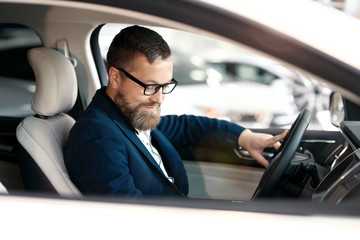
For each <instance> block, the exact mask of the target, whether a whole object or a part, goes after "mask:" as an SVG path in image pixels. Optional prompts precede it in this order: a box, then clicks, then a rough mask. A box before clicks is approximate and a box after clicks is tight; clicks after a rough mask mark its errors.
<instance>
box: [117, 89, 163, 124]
mask: <svg viewBox="0 0 360 240" xmlns="http://www.w3.org/2000/svg"><path fill="white" fill-rule="evenodd" d="M115 104H116V106H117V108H118V109H119V110H120V111H121V112H122V113H123V114H124V116H125V117H126V118H127V119H128V120H129V121H130V123H131V124H132V126H133V127H134V128H135V129H137V130H141V131H142V130H153V129H154V128H156V126H157V125H158V124H159V122H160V118H161V117H160V104H158V103H140V104H139V105H138V106H136V107H135V108H134V109H132V108H129V105H130V101H128V100H127V99H126V98H125V97H124V95H123V94H122V93H120V92H118V93H117V94H116V96H115ZM148 106H151V107H155V108H156V111H154V112H149V111H147V110H146V109H144V108H145V107H148Z"/></svg>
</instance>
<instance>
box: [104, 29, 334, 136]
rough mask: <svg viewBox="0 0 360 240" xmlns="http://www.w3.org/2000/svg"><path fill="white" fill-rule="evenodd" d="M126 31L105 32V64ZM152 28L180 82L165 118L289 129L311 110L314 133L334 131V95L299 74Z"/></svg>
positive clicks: (210, 41) (244, 52) (214, 43)
mask: <svg viewBox="0 0 360 240" xmlns="http://www.w3.org/2000/svg"><path fill="white" fill-rule="evenodd" d="M126 26H128V25H125V24H107V25H105V26H103V27H102V29H101V31H100V34H99V45H100V49H101V54H102V56H103V59H104V61H106V53H107V50H108V47H109V45H110V43H111V40H112V39H113V37H114V36H115V35H116V34H117V33H118V32H119V31H120V30H121V29H122V28H124V27H126ZM146 27H149V28H152V29H154V30H155V31H157V32H158V33H160V35H162V36H163V38H164V39H165V40H166V41H167V42H168V44H169V46H170V48H171V50H172V58H173V63H174V71H173V77H174V78H175V79H176V80H177V81H178V82H179V84H178V86H177V88H176V89H175V91H173V92H172V93H171V94H169V95H167V96H166V100H165V101H164V103H163V105H162V114H163V115H166V114H178V115H180V114H195V115H203V116H209V117H217V118H221V119H226V120H230V121H233V122H236V123H238V124H241V125H242V126H245V127H247V128H268V127H285V128H287V127H289V126H290V125H291V123H292V122H293V121H294V119H295V118H296V116H297V115H298V113H299V112H300V111H301V110H302V109H304V108H308V109H309V110H310V111H312V112H313V115H314V116H315V117H314V119H313V121H312V123H311V126H310V127H309V128H310V129H333V126H332V125H331V124H330V120H329V112H328V102H329V95H330V92H331V90H330V89H328V88H325V87H323V86H322V85H320V84H319V83H317V82H316V81H315V80H314V79H311V78H309V77H307V76H306V75H304V74H302V73H301V72H300V71H299V70H297V69H296V70H294V69H290V68H287V67H284V66H283V64H281V63H279V62H276V61H274V60H272V59H267V58H265V57H264V56H262V55H261V56H260V55H258V54H255V53H253V52H250V51H249V49H242V48H241V47H239V46H235V45H231V44H229V43H227V42H224V41H220V40H218V39H215V38H210V37H205V36H201V35H199V34H194V33H189V32H184V31H180V30H175V29H168V28H160V27H151V26H146ZM179 103H181V104H179ZM317 116H319V118H317ZM320 116H321V117H320Z"/></svg>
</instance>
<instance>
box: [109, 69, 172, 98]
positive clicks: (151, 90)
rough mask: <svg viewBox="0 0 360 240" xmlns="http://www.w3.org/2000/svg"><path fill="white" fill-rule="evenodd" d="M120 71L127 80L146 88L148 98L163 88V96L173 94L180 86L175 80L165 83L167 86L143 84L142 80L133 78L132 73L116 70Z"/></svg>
mask: <svg viewBox="0 0 360 240" xmlns="http://www.w3.org/2000/svg"><path fill="white" fill-rule="evenodd" d="M116 69H118V70H120V71H122V72H123V73H124V74H125V76H126V77H127V78H129V79H130V80H132V81H134V82H136V83H137V84H139V85H140V86H142V87H143V88H144V94H145V95H146V96H151V95H155V94H156V93H157V92H158V91H159V89H160V88H162V93H163V94H168V93H171V92H172V91H173V90H174V89H175V87H176V85H177V84H178V82H177V81H176V80H175V79H174V78H173V79H171V80H170V82H168V83H165V84H145V83H143V82H141V81H140V80H138V79H137V78H136V77H134V76H132V75H131V74H130V73H128V72H127V71H125V70H124V69H122V68H116Z"/></svg>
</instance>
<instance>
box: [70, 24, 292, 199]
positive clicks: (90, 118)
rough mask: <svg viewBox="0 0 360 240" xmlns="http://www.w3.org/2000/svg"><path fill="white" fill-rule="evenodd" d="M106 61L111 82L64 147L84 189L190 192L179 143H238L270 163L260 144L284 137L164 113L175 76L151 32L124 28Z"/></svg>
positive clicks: (272, 144)
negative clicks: (162, 104) (165, 103)
mask: <svg viewBox="0 0 360 240" xmlns="http://www.w3.org/2000/svg"><path fill="white" fill-rule="evenodd" d="M107 64H108V74H109V83H108V86H106V87H102V88H101V89H99V90H98V91H97V92H96V94H95V96H94V97H93V100H92V102H91V103H90V105H89V106H88V107H87V109H86V110H85V111H84V112H83V113H82V114H81V116H80V117H79V118H78V119H77V121H76V123H75V125H74V127H73V128H72V130H71V132H70V136H69V141H68V143H67V146H66V148H65V164H66V167H67V169H68V172H69V175H70V178H71V180H72V181H73V182H74V184H75V185H76V186H77V187H78V188H79V190H80V191H81V192H82V193H84V194H93V195H99V194H106V195H109V196H124V197H144V196H147V197H149V196H151V197H169V196H185V197H186V196H187V195H188V192H189V184H188V179H187V175H186V171H185V168H184V164H183V162H182V159H181V158H180V156H179V154H178V152H177V151H176V148H178V147H186V146H206V145H207V146H211V145H214V146H218V145H227V146H229V148H234V147H240V146H241V147H244V148H246V149H247V151H249V153H250V155H251V156H252V157H253V158H254V159H255V160H257V161H258V162H259V163H261V164H262V165H264V166H265V167H266V166H267V165H268V162H267V161H266V160H265V158H264V157H263V156H262V151H263V149H264V148H265V147H275V148H278V147H279V146H280V143H279V140H281V139H282V138H284V137H285V135H286V132H284V133H283V134H281V135H278V136H275V137H273V136H271V135H268V134H262V133H253V132H251V131H250V130H248V129H245V128H243V127H241V126H238V125H237V124H235V123H231V122H227V121H223V120H217V119H211V118H206V117H198V116H191V115H182V116H175V115H171V116H162V117H161V116H160V107H161V103H162V102H163V101H164V98H165V95H166V94H169V93H171V92H172V91H173V90H174V89H175V87H176V85H177V81H176V80H175V79H174V78H173V76H172V74H173V63H172V59H171V51H170V48H169V46H168V44H167V43H166V42H165V41H164V39H163V38H162V37H161V36H160V35H159V34H158V33H156V32H154V31H152V30H150V29H147V28H144V27H140V26H131V27H128V28H125V29H123V30H122V31H120V32H119V33H118V34H117V35H116V36H115V38H114V39H113V41H112V43H111V45H110V48H109V51H108V54H107ZM179 104H181V103H179Z"/></svg>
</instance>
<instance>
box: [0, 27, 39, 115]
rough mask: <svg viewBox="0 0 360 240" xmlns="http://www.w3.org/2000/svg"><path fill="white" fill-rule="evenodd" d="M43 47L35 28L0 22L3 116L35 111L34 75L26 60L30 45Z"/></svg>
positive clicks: (0, 104)
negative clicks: (32, 100) (32, 108)
mask: <svg viewBox="0 0 360 240" xmlns="http://www.w3.org/2000/svg"><path fill="white" fill-rule="evenodd" d="M38 46H41V41H40V39H39V37H38V36H37V35H36V33H35V32H34V31H32V30H31V29H30V28H28V27H25V26H23V25H19V24H0V116H13V117H24V116H27V115H31V114H33V111H32V110H31V99H32V96H33V94H34V91H35V76H34V73H33V71H32V68H31V67H30V64H29V63H28V60H27V51H28V50H29V49H30V48H33V47H38Z"/></svg>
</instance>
